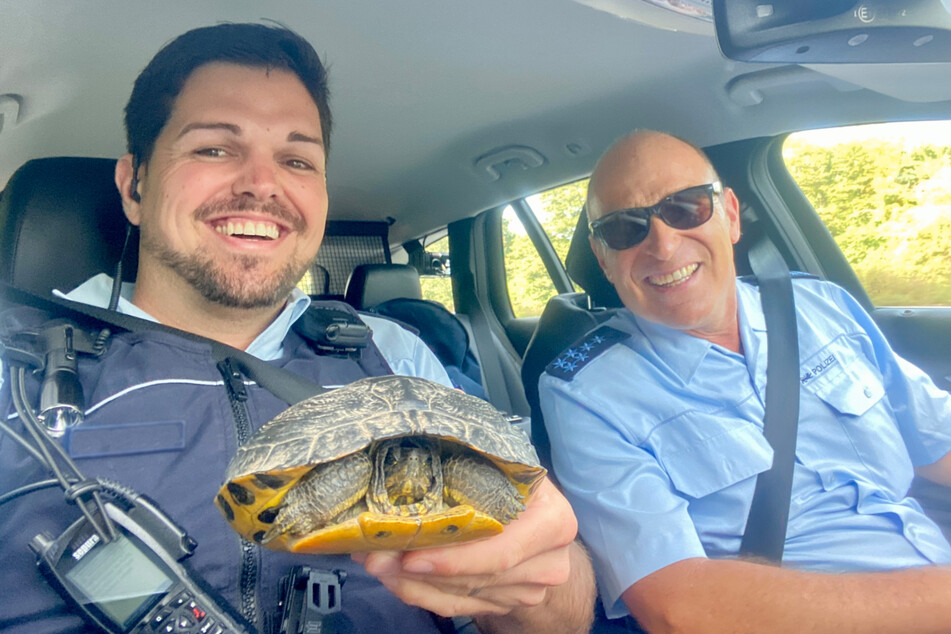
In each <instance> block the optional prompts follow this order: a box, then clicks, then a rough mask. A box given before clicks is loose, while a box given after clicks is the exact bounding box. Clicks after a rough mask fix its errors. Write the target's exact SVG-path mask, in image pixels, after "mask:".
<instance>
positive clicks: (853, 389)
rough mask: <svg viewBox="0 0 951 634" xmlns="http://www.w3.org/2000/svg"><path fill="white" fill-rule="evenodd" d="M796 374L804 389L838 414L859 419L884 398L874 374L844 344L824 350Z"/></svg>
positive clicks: (830, 346)
mask: <svg viewBox="0 0 951 634" xmlns="http://www.w3.org/2000/svg"><path fill="white" fill-rule="evenodd" d="M800 372H801V374H800V376H801V377H803V378H802V383H803V385H804V386H805V388H806V389H808V390H810V391H811V392H812V393H813V394H815V395H816V396H817V397H819V399H821V400H823V401H825V402H826V403H827V404H828V405H829V406H830V407H832V409H834V410H835V411H836V412H838V413H840V414H845V415H848V416H862V415H863V414H865V413H866V412H867V411H868V410H869V409H871V408H872V407H873V406H874V405H876V404H877V403H879V401H881V400H882V398H883V397H884V396H885V386H884V385H882V380H881V378H879V376H878V373H877V372H876V371H875V370H874V369H873V368H872V367H871V366H870V364H869V362H868V361H867V360H866V359H865V357H864V355H859V354H856V352H855V351H854V350H852V349H851V348H850V347H849V346H848V345H845V344H844V343H833V344H831V345H829V346H826V347H825V348H824V349H822V350H821V351H820V352H818V353H816V354H814V355H813V356H812V357H810V358H809V359H808V360H806V362H805V363H803V365H802V367H801V368H800Z"/></svg>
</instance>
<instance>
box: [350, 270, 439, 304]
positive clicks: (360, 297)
mask: <svg viewBox="0 0 951 634" xmlns="http://www.w3.org/2000/svg"><path fill="white" fill-rule="evenodd" d="M397 297H405V298H409V299H422V298H423V291H422V287H421V286H420V283H419V272H418V271H417V270H416V269H415V268H413V267H412V266H409V265H408V264H359V265H357V266H356V267H355V268H354V269H353V272H352V273H351V274H350V279H348V280H347V290H346V292H345V294H344V298H345V299H346V301H347V303H348V304H350V305H351V306H353V307H354V308H357V309H359V310H367V309H370V308H373V307H374V306H376V305H377V304H382V303H383V302H385V301H387V300H390V299H395V298H397Z"/></svg>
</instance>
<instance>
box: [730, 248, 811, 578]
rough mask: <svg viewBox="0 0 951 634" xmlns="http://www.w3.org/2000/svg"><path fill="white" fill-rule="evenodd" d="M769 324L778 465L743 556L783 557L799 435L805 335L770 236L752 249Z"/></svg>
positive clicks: (759, 485)
mask: <svg viewBox="0 0 951 634" xmlns="http://www.w3.org/2000/svg"><path fill="white" fill-rule="evenodd" d="M749 260H750V266H751V268H752V269H753V274H754V275H755V276H756V278H757V279H758V280H759V287H760V299H761V302H762V305H763V315H764V317H765V320H766V346H767V358H766V404H765V409H766V415H765V418H764V421H763V434H764V436H765V437H766V440H767V441H768V442H769V444H770V446H771V447H772V448H773V466H772V468H771V469H770V470H769V471H764V472H763V473H760V474H759V476H758V477H757V479H756V489H755V490H754V492H753V502H752V505H751V507H750V514H749V518H748V519H747V522H746V531H745V532H744V534H743V541H742V544H741V545H740V554H741V555H747V556H757V557H765V558H767V559H770V560H772V561H774V562H776V563H779V562H781V561H782V559H783V548H784V547H785V544H786V525H787V523H788V520H789V501H790V496H791V495H792V482H793V466H794V465H795V462H796V433H797V430H798V426H799V336H798V330H797V328H796V307H795V302H794V299H793V289H792V280H791V279H790V276H789V268H788V267H787V266H786V262H785V261H784V260H783V257H782V255H781V254H780V253H779V250H778V249H777V248H776V246H775V245H774V244H773V243H772V242H771V241H770V240H769V239H768V238H767V237H766V236H765V235H764V236H761V237H760V239H759V240H758V241H757V242H756V243H755V244H754V245H753V246H752V247H751V248H750V251H749Z"/></svg>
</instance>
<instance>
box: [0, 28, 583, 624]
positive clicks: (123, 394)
mask: <svg viewBox="0 0 951 634" xmlns="http://www.w3.org/2000/svg"><path fill="white" fill-rule="evenodd" d="M327 97H328V93H327V85H326V74H325V71H324V68H323V66H322V64H321V62H320V60H319V59H318V57H317V55H316V53H315V52H314V50H313V48H312V47H311V46H310V45H309V44H308V43H307V42H306V41H304V40H303V39H302V38H300V37H299V36H297V35H295V34H294V33H292V32H290V31H288V30H286V29H283V28H275V27H270V26H264V25H257V24H223V25H218V26H214V27H207V28H201V29H196V30H193V31H190V32H188V33H185V34H184V35H182V36H180V37H179V38H177V39H176V40H174V41H172V42H171V43H170V44H168V45H167V46H165V47H164V48H163V49H162V50H161V51H160V52H159V53H158V54H157V55H156V56H155V57H154V58H153V59H152V61H151V62H150V63H149V65H148V66H147V67H146V69H145V70H144V71H143V72H142V73H141V74H140V76H139V77H138V79H137V80H136V82H135V87H134V89H133V92H132V96H131V98H130V100H129V104H128V106H127V108H126V127H127V133H128V142H129V154H127V155H125V156H123V157H122V158H121V159H119V161H118V163H117V165H116V170H115V181H116V185H117V187H118V189H119V192H120V193H121V195H122V203H123V208H124V210H125V214H126V216H127V218H128V220H129V221H130V222H131V223H132V224H134V225H136V226H137V227H138V228H139V231H140V236H141V237H140V255H139V266H138V276H137V279H136V282H135V284H134V287H133V286H132V285H126V286H125V288H123V297H122V299H121V300H120V302H119V305H118V310H119V311H121V312H124V313H127V314H130V315H133V316H137V317H142V318H145V319H151V320H154V321H158V322H161V323H163V324H166V325H169V326H174V327H176V328H179V329H182V330H186V331H189V332H191V333H194V334H197V335H202V336H204V337H208V338H211V339H215V340H217V341H220V342H223V343H226V344H229V345H231V346H234V347H236V348H240V349H243V350H246V351H247V352H248V353H250V354H253V355H255V356H257V357H259V358H261V359H264V360H267V361H270V362H272V363H273V364H275V365H277V366H279V367H284V368H289V369H291V370H293V371H294V372H297V373H299V374H301V375H303V376H305V377H306V378H309V379H311V380H314V381H316V382H317V383H320V384H322V385H340V384H343V383H348V382H351V381H353V380H356V379H358V378H360V377H362V376H368V375H374V374H383V373H387V372H390V371H393V372H397V373H401V374H410V375H416V376H421V377H426V378H430V379H433V380H436V381H439V382H441V383H443V384H447V385H448V384H449V381H448V378H447V377H446V374H445V372H444V370H443V369H442V367H441V366H440V365H439V363H438V361H436V359H435V358H434V357H433V356H432V354H431V353H430V352H429V351H428V350H427V349H426V347H425V346H424V345H423V344H422V343H421V342H420V340H419V339H418V338H416V337H415V336H412V335H410V334H409V333H407V332H406V331H403V330H402V329H400V328H398V327H395V326H394V325H393V324H392V323H390V322H386V321H385V320H380V319H373V318H367V319H366V323H368V324H369V325H370V326H372V330H373V342H372V343H371V345H370V346H369V347H368V348H367V349H366V350H365V351H364V353H363V355H362V356H361V357H360V359H344V358H336V357H328V356H321V355H319V354H317V353H316V352H315V350H314V349H313V348H312V346H311V345H310V344H309V343H308V341H307V337H306V336H304V335H303V334H302V333H300V332H299V329H298V328H296V324H297V322H298V320H299V318H300V317H301V315H302V314H304V313H305V311H306V310H307V309H308V303H309V301H310V300H309V298H308V297H307V296H305V295H303V294H302V293H301V292H300V291H298V290H297V289H296V288H295V282H296V281H297V280H298V279H299V278H300V277H301V276H302V274H303V272H304V271H305V269H306V267H307V266H308V264H309V263H310V262H311V261H312V260H313V258H314V256H315V254H316V253H317V249H318V248H319V246H320V244H321V240H322V238H323V231H324V224H325V220H326V213H327V189H326V157H327V149H328V147H329V142H330V130H331V115H330V110H329V107H328V103H327ZM112 282H113V281H112V280H111V279H109V278H108V277H106V276H99V277H97V278H93V279H91V280H89V281H88V282H86V283H85V284H83V285H81V286H80V287H79V288H77V289H75V290H74V291H73V292H71V293H69V295H68V297H69V298H70V299H75V300H78V301H82V302H85V303H90V304H95V305H100V306H105V305H106V304H107V303H108V301H109V295H110V290H111V286H112ZM334 309H336V310H344V308H343V307H342V306H336V307H334ZM25 325H30V324H25ZM232 370H233V369H229V368H224V369H222V368H221V367H219V366H217V365H216V364H215V362H214V360H213V359H212V358H211V356H210V354H209V348H208V346H207V345H205V344H204V343H202V342H198V341H194V340H185V339H181V338H178V337H175V336H174V335H170V334H168V333H164V332H140V333H134V334H131V333H126V334H122V335H118V336H115V337H113V338H112V340H111V341H110V343H109V347H108V351H107V352H106V354H105V355H103V357H102V358H100V359H97V360H93V359H83V360H81V362H80V366H79V375H80V378H81V380H82V382H83V387H84V391H85V394H86V400H87V415H86V419H85V421H84V422H83V423H82V424H80V425H79V426H77V427H75V428H73V429H71V430H70V431H69V432H68V433H67V435H66V437H65V438H64V444H65V445H66V446H67V447H68V448H69V452H70V454H71V456H72V458H73V459H74V461H75V462H76V463H77V465H78V466H79V468H80V470H81V471H83V473H84V474H85V475H87V476H90V477H95V476H98V477H107V478H109V479H112V480H115V481H118V482H120V483H122V484H124V485H127V486H130V487H132V488H133V489H136V490H138V491H139V492H142V493H146V494H148V495H149V496H151V497H152V498H153V499H155V500H157V502H158V503H159V505H160V506H161V507H162V508H163V509H164V510H165V511H166V512H167V513H168V514H169V515H170V516H171V517H173V518H174V519H175V520H176V521H177V522H179V523H180V524H181V525H183V527H184V528H185V529H186V530H187V531H188V532H189V534H191V535H192V536H193V537H194V538H195V539H196V540H197V541H198V543H199V547H198V550H197V552H196V554H195V556H194V557H193V558H192V562H191V563H192V566H193V568H194V569H195V570H196V571H197V573H198V574H199V575H200V576H201V577H203V578H204V580H205V581H206V582H208V583H209V584H210V585H211V586H212V587H213V588H214V589H216V590H217V591H219V592H220V593H221V594H222V595H223V596H224V597H226V599H227V600H228V601H229V602H231V603H232V605H233V606H234V607H235V608H236V609H239V610H240V611H241V612H242V613H243V614H244V616H245V617H247V618H248V619H250V620H251V621H252V622H254V623H256V624H257V625H258V626H262V625H263V624H264V622H265V617H267V616H272V615H273V613H274V612H275V610H276V605H277V601H278V598H279V597H278V592H279V585H280V583H279V582H280V579H281V577H282V576H283V575H285V574H286V573H287V571H288V570H289V569H290V567H291V566H292V565H294V564H301V563H304V564H307V565H312V566H315V567H318V568H341V569H344V570H346V571H348V573H349V576H348V579H347V582H346V586H345V588H344V600H343V606H344V610H345V611H346V613H347V615H348V617H349V619H350V621H351V622H352V624H353V626H354V629H355V631H371V630H372V631H381V630H382V631H407V632H425V631H438V629H439V628H440V627H444V626H445V623H444V622H442V621H441V620H440V619H439V618H437V615H439V616H442V617H450V616H455V615H462V614H472V615H476V618H477V622H478V624H479V626H480V628H482V629H484V630H485V631H493V630H496V629H503V628H509V629H512V628H514V629H517V630H520V631H550V632H556V631H583V630H586V629H587V623H588V622H589V619H590V612H591V601H590V597H591V596H592V595H593V580H592V577H591V575H590V570H589V567H588V566H589V564H588V563H587V561H586V559H585V558H584V555H583V552H582V551H581V550H580V547H578V546H576V545H575V544H574V543H573V539H574V536H575V527H576V524H575V519H574V516H573V514H572V512H571V509H570V507H569V506H568V504H567V502H566V501H565V499H564V498H563V497H562V496H561V495H560V494H559V493H558V492H557V491H556V490H555V488H554V487H553V486H552V485H551V484H550V483H549V482H547V481H546V482H544V483H543V485H542V486H541V487H540V488H539V490H538V494H537V495H536V496H535V497H534V498H533V500H532V502H531V504H530V505H529V507H528V509H527V510H526V511H525V512H524V513H523V514H522V515H521V517H520V518H519V519H518V520H516V521H514V522H513V523H512V524H511V525H510V526H509V527H508V528H507V529H506V530H505V532H504V533H503V534H501V535H499V536H496V537H494V538H492V539H489V540H485V541H483V542H477V543H471V544H464V545H460V546H457V547H451V548H442V549H434V550H431V551H418V552H413V553H387V552H383V553H374V554H372V555H369V556H361V557H359V558H358V561H359V563H355V562H354V561H351V560H350V558H347V557H342V556H338V557H327V558H318V559H312V560H307V559H302V558H301V557H300V556H291V555H288V554H285V553H273V552H270V551H266V550H262V549H260V548H257V547H253V546H252V547H249V546H248V545H247V543H242V542H241V541H240V540H239V539H238V537H237V536H236V535H235V534H233V532H232V531H231V530H229V529H228V528H227V525H226V524H225V523H224V520H223V519H222V518H221V517H220V516H218V515H217V511H216V510H214V508H213V504H212V500H213V498H214V495H215V491H216V489H217V487H218V486H220V484H221V478H222V475H223V474H224V471H225V467H226V465H227V463H228V460H229V459H230V457H231V456H232V455H233V453H234V451H235V449H236V447H237V445H238V444H239V442H240V440H239V437H240V436H241V435H242V434H247V433H250V432H253V430H254V429H256V428H257V427H259V426H260V425H261V424H263V423H264V422H265V421H267V420H269V419H270V418H271V417H273V416H274V415H275V414H277V413H278V412H279V411H281V409H282V408H284V407H286V404H284V403H282V402H280V401H279V400H278V399H277V398H276V397H274V396H273V395H272V394H270V393H268V392H267V391H266V390H264V389H262V388H261V387H259V386H257V385H255V384H254V383H252V382H250V381H244V380H239V381H232V380H230V379H229V377H228V376H227V375H228V374H229V372H231V371H232ZM226 379H229V380H226ZM235 391H239V392H241V394H235ZM0 408H2V412H3V415H4V416H9V414H10V413H11V412H12V411H13V409H12V407H11V400H10V394H9V382H5V384H4V388H3V391H2V393H0ZM45 477H46V475H45V474H44V472H43V470H42V468H40V467H39V466H38V465H37V464H36V461H35V460H33V459H32V457H31V456H29V455H28V454H27V453H26V452H24V451H23V450H22V448H20V447H18V446H17V445H16V444H15V443H13V442H12V441H11V439H10V438H9V437H6V436H4V437H0V481H2V487H0V488H2V490H3V491H4V492H5V491H9V490H12V489H14V488H16V487H19V486H22V485H24V484H27V483H29V482H31V481H35V480H41V479H43V478H45ZM3 510H4V513H3V514H2V515H0V551H2V556H0V560H2V561H3V566H0V588H2V591H0V604H2V606H3V608H2V610H0V629H2V630H3V631H5V632H8V631H10V632H12V631H22V632H31V633H32V632H44V631H56V632H60V631H73V630H77V629H79V628H80V627H81V623H80V621H79V619H78V618H77V617H76V616H75V615H73V614H71V613H70V612H69V610H68V609H67V608H66V606H65V605H64V603H63V602H62V601H61V600H60V599H59V597H58V595H57V594H56V593H55V592H54V591H53V590H52V589H51V588H50V587H48V586H47V585H46V584H45V583H44V581H43V580H42V578H41V577H40V576H39V574H38V572H37V571H36V568H35V566H34V564H33V560H32V559H33V558H32V555H31V554H30V552H29V551H28V549H27V543H28V541H29V539H30V537H31V536H32V535H35V534H37V533H39V532H41V531H44V530H45V531H50V532H52V533H55V534H58V533H60V532H62V530H63V529H64V528H65V527H66V526H68V525H69V523H70V522H71V521H72V520H73V519H75V517H76V513H75V511H74V510H73V509H72V508H67V507H66V506H65V504H64V503H63V500H62V494H61V493H57V492H54V491H50V490H47V491H41V492H38V493H34V494H30V495H27V496H25V497H23V498H21V499H19V500H17V501H16V502H14V503H11V504H8V505H7V506H6V507H5V508H4V509H3ZM361 564H362V566H361ZM586 598H587V599H588V600H585V599H586Z"/></svg>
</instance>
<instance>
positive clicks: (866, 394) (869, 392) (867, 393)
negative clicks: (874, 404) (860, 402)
mask: <svg viewBox="0 0 951 634" xmlns="http://www.w3.org/2000/svg"><path fill="white" fill-rule="evenodd" d="M862 391H863V392H864V393H865V398H872V390H871V389H870V388H865V389H864V390H862Z"/></svg>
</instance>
